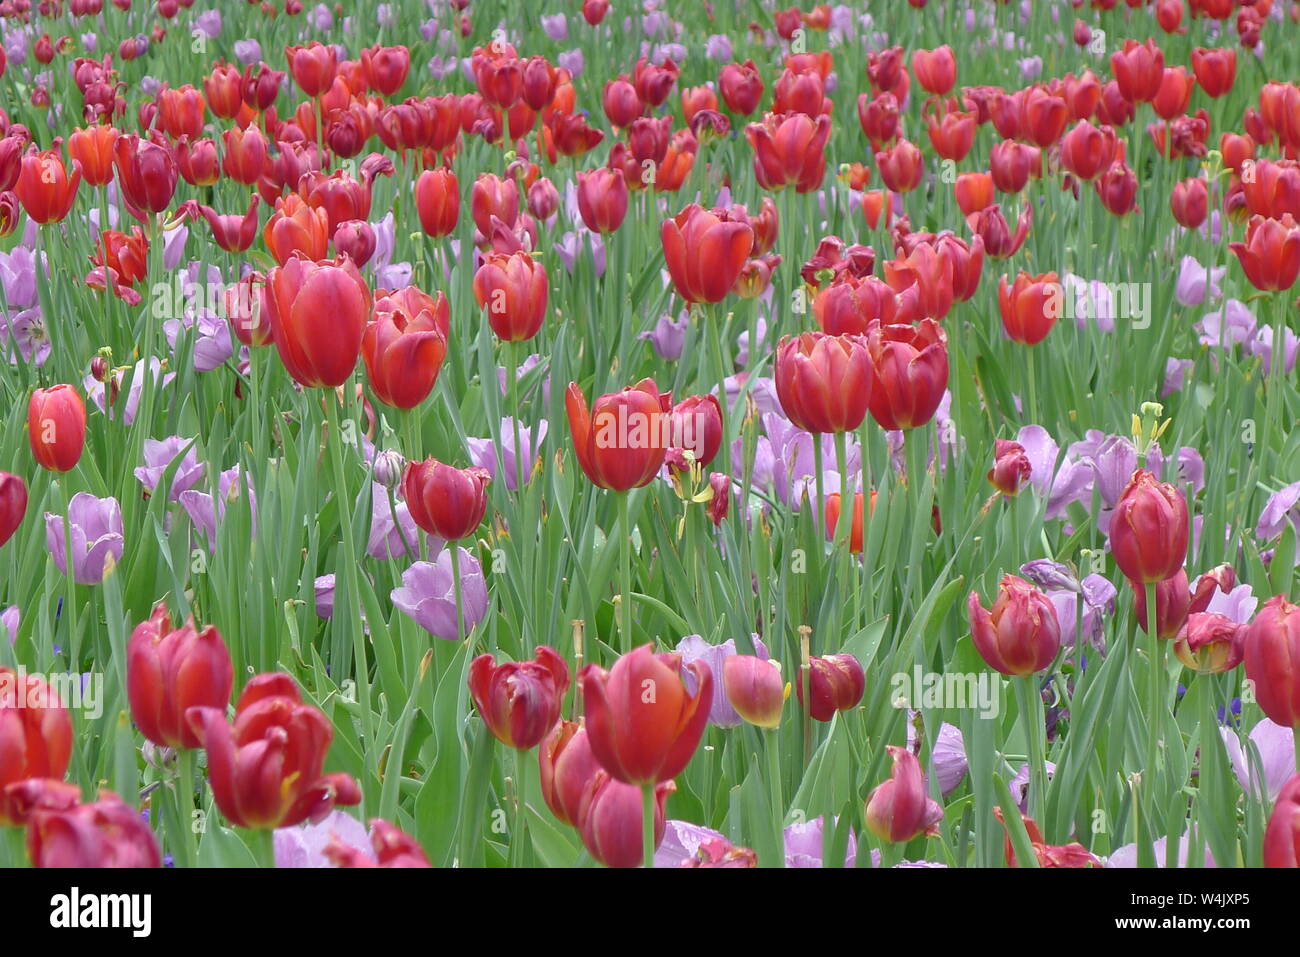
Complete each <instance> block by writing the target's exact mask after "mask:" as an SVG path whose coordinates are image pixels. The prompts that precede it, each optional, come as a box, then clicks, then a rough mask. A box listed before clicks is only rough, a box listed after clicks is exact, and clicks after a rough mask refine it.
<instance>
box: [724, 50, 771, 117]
mask: <svg viewBox="0 0 1300 957" xmlns="http://www.w3.org/2000/svg"><path fill="white" fill-rule="evenodd" d="M718 89H719V91H720V92H721V93H722V102H724V103H726V104H727V109H729V110H731V112H733V113H738V114H740V115H741V116H751V115H752V114H753V113H754V111H755V110H757V109H758V104H759V101H760V100H761V99H762V98H763V89H764V87H763V77H762V75H761V74H760V73H759V72H758V67H756V66H755V65H754V61H753V60H746V61H745V62H744V63H728V64H727V65H726V66H724V67H723V68H722V72H721V73H719V74H718Z"/></svg>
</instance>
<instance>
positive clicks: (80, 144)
mask: <svg viewBox="0 0 1300 957" xmlns="http://www.w3.org/2000/svg"><path fill="white" fill-rule="evenodd" d="M120 135H121V134H120V133H118V131H117V130H116V129H114V128H113V127H111V126H104V125H103V124H99V125H97V126H88V127H86V128H85V129H82V130H74V131H73V132H72V135H71V136H69V137H68V156H69V158H71V159H72V160H75V161H76V162H78V163H80V164H81V175H82V178H83V179H85V181H86V184H87V185H88V186H104V185H107V184H108V183H111V182H112V181H113V145H114V144H115V143H116V142H117V138H118V136H120Z"/></svg>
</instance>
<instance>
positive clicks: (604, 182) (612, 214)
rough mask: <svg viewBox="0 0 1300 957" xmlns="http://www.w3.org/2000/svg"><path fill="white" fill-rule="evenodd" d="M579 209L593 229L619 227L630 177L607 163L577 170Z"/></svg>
mask: <svg viewBox="0 0 1300 957" xmlns="http://www.w3.org/2000/svg"><path fill="white" fill-rule="evenodd" d="M638 122H639V121H638ZM578 212H579V213H580V214H581V215H582V221H583V222H584V223H585V224H586V226H587V228H588V229H590V230H591V231H592V232H593V233H602V234H604V233H612V232H614V231H615V230H617V229H618V227H619V226H621V225H623V218H624V217H625V216H626V215H627V181H626V180H625V179H624V178H623V175H622V174H621V173H618V172H615V171H614V170H611V169H606V168H604V167H600V168H597V169H592V170H585V171H583V172H580V173H578Z"/></svg>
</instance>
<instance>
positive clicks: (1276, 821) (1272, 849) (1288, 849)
mask: <svg viewBox="0 0 1300 957" xmlns="http://www.w3.org/2000/svg"><path fill="white" fill-rule="evenodd" d="M1263 863H1264V866H1265V867H1291V868H1295V867H1300V774H1297V775H1296V776H1295V777H1293V778H1292V779H1291V780H1289V781H1287V782H1286V784H1284V785H1283V786H1282V790H1281V791H1280V792H1279V793H1278V796H1277V803H1276V804H1274V805H1273V814H1272V815H1271V816H1270V817H1269V819H1268V828H1267V829H1266V830H1265V831H1264V861H1263Z"/></svg>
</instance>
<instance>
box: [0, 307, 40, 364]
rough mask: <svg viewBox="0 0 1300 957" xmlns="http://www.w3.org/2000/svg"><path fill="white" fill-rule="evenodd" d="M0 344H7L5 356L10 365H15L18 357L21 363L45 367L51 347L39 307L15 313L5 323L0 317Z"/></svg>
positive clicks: (3, 318)
mask: <svg viewBox="0 0 1300 957" xmlns="http://www.w3.org/2000/svg"><path fill="white" fill-rule="evenodd" d="M0 342H7V345H6V346H5V354H6V355H7V356H8V357H9V364H10V365H17V364H18V362H19V356H21V357H22V361H23V362H27V363H31V364H33V365H38V366H42V365H45V362H46V360H48V359H49V358H50V351H51V346H50V336H49V333H48V332H47V331H46V329H45V317H44V316H43V315H42V314H41V310H40V307H33V308H31V309H24V310H23V311H21V312H15V313H14V314H13V315H12V316H11V317H10V318H9V319H8V320H7V321H6V319H5V317H4V316H3V315H0ZM15 347H16V348H15Z"/></svg>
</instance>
